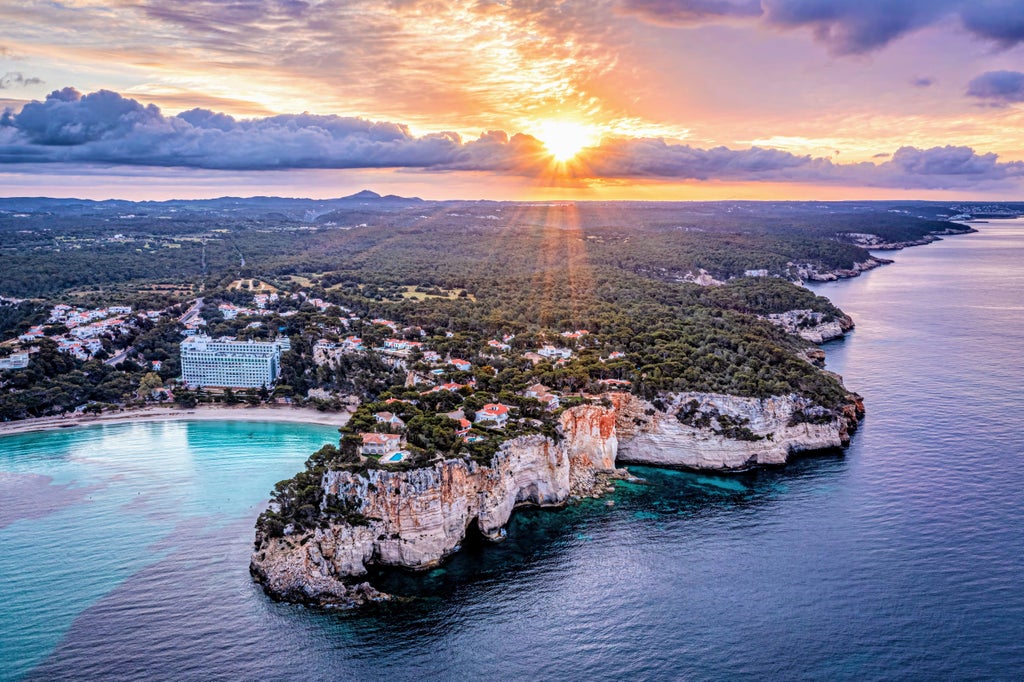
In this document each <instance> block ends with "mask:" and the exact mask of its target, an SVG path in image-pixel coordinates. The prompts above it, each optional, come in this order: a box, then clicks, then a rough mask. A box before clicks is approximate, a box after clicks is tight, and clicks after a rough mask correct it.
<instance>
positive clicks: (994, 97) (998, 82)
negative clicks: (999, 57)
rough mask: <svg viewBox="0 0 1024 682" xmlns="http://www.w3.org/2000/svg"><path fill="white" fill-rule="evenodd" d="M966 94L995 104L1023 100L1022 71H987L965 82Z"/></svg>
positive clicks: (1003, 104)
mask: <svg viewBox="0 0 1024 682" xmlns="http://www.w3.org/2000/svg"><path fill="white" fill-rule="evenodd" d="M967 95H968V96H970V97H977V98H978V99H983V100H987V101H988V102H989V103H990V104H993V105H995V106H1005V105H1007V104H1010V103H1012V102H1024V73H1021V72H1020V71H988V72H986V73H983V74H981V75H980V76H978V77H977V78H975V79H973V80H972V81H971V82H970V83H968V84H967Z"/></svg>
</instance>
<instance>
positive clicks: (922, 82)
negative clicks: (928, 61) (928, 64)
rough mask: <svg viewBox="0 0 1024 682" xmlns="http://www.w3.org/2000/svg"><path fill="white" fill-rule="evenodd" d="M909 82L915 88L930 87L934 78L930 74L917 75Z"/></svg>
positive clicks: (933, 82) (933, 83)
mask: <svg viewBox="0 0 1024 682" xmlns="http://www.w3.org/2000/svg"><path fill="white" fill-rule="evenodd" d="M910 84H911V85H913V86H914V87H915V88H930V87H931V86H933V85H935V79H934V78H932V77H931V76H918V77H917V78H912V79H910Z"/></svg>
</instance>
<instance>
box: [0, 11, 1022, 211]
mask: <svg viewBox="0 0 1024 682" xmlns="http://www.w3.org/2000/svg"><path fill="white" fill-rule="evenodd" d="M0 25H3V26H4V29H3V31H2V32H0V108H6V113H4V114H3V118H2V119H0V195H3V196H23V195H51V196H79V197H87V198H108V197H120V198H129V199H162V198H171V197H180V198H188V197H204V196H220V195H225V194H240V195H252V194H275V195H282V196H312V197H331V196H340V195H343V194H346V193H351V192H353V191H356V190H359V189H362V188H371V189H374V190H376V191H378V192H381V193H397V194H403V195H413V194H415V195H418V196H422V197H425V198H434V199H445V198H494V199H627V198H637V199H724V198H748V199H761V198H764V199H767V198H774V199H802V198H831V199H843V198H896V197H907V198H922V199H966V198H974V199H984V198H993V199H996V198H998V199H1018V200H1019V199H1024V193H1022V191H1021V190H1022V189H1024V0H587V1H583V0H580V1H561V2H560V1H557V0H525V1H522V2H520V1H517V0H506V1H504V2H501V1H496V0H495V1H487V0H476V1H473V0H307V1H303V0H237V1H217V0H194V1H189V2H184V1H181V2H172V1H167V0H125V1H123V2H121V1H118V0H68V1H66V2H54V1H47V2H42V1H38V2H37V1H35V0H26V1H21V2H9V3H3V4H0Z"/></svg>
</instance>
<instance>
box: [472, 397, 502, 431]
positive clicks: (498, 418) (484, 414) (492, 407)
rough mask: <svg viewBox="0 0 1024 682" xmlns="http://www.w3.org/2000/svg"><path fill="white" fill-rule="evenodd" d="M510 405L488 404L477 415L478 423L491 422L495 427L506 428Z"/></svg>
mask: <svg viewBox="0 0 1024 682" xmlns="http://www.w3.org/2000/svg"><path fill="white" fill-rule="evenodd" d="M508 411H509V407H508V405H500V404H498V403H487V404H486V405H484V406H483V407H482V408H480V410H478V411H477V413H476V421H477V422H489V423H491V424H494V425H495V426H504V425H505V422H507V421H508Z"/></svg>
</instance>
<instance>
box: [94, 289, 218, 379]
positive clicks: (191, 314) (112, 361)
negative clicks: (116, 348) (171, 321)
mask: <svg viewBox="0 0 1024 682" xmlns="http://www.w3.org/2000/svg"><path fill="white" fill-rule="evenodd" d="M202 309H203V297H202V296H200V297H199V298H197V299H196V300H195V303H193V304H192V306H191V307H190V308H189V309H188V310H186V311H185V312H184V313H182V315H181V317H179V318H178V322H181V323H182V324H185V323H188V322H191V321H192V320H193V319H195V318H196V317H197V316H198V315H199V311H201V310H202ZM133 350H134V346H128V347H127V348H125V349H124V350H123V351H121V352H120V353H118V354H117V355H114V356H112V357H109V358H107V359H106V360H104V361H103V362H104V363H105V364H107V365H110V366H111V367H113V366H114V365H117V364H119V363H122V362H124V360H125V358H127V357H128V355H129V354H130V353H131V352H132V351H133Z"/></svg>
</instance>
